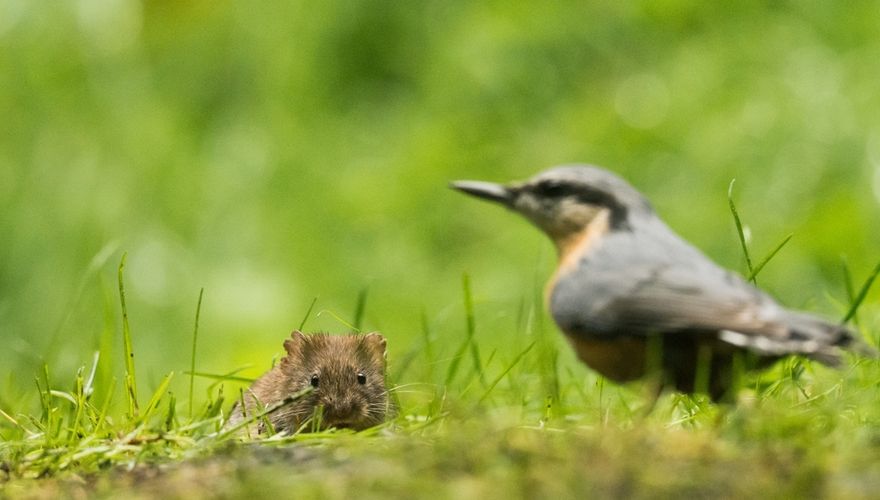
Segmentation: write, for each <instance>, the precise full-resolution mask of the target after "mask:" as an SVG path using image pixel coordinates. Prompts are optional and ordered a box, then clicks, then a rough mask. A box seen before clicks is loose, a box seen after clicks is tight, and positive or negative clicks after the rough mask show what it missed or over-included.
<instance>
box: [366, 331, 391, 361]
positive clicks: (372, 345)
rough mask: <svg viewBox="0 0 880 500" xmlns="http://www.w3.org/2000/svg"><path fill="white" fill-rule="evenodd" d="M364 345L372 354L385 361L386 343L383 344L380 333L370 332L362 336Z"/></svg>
mask: <svg viewBox="0 0 880 500" xmlns="http://www.w3.org/2000/svg"><path fill="white" fill-rule="evenodd" d="M364 345H366V346H367V347H369V349H370V350H371V351H372V352H373V354H375V355H376V356H378V357H380V358H382V359H385V353H386V346H387V342H385V337H383V336H382V334H381V333H379V332H372V333H368V334H366V335H365V336H364Z"/></svg>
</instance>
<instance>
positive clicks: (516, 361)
mask: <svg viewBox="0 0 880 500" xmlns="http://www.w3.org/2000/svg"><path fill="white" fill-rule="evenodd" d="M537 343H538V341H537V340H533V341H532V343H531V344H529V345H528V347H526V348H525V349H523V350H522V352H520V353H519V354H517V355H516V357H515V358H513V361H511V362H510V364H509V365H507V368H505V369H504V371H502V372H501V374H500V375H498V377H496V378H495V380H493V381H492V383H491V384H489V388H488V389H487V390H486V392H485V393H484V394H483V397H481V398H480V403H482V402H483V401H485V400H486V398H487V397H489V394H491V393H492V390H493V389H495V386H496V385H498V383H499V382H501V380H503V379H504V377H506V376H507V374H508V373H510V370H512V369H513V367H514V366H516V365H517V364H519V362H520V361H521V360H522V359H523V358H524V357H525V355H526V354H528V353H529V351H531V350H532V348H533V347H535V344H537Z"/></svg>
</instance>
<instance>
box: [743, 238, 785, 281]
mask: <svg viewBox="0 0 880 500" xmlns="http://www.w3.org/2000/svg"><path fill="white" fill-rule="evenodd" d="M793 236H794V233H789V235H788V236H786V237H785V238H783V239H782V241H781V242H779V244H778V245H776V247H775V248H774V249H773V250H771V251H770V253H768V254H767V256H766V257H764V258H763V259H761V262H759V263H758V265H757V266H755V268H754V269H752V272H751V273H749V278H748V281H751V282H753V283H754V281H755V278H757V277H758V273H760V272H761V269H764V266H766V265H767V263H769V262H770V260H771V259H773V257H776V254H777V253H779V251H780V250H782V247H784V246H785V244H786V243H788V241H789V240H791V238H792V237H793Z"/></svg>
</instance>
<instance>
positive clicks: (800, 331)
mask: <svg viewBox="0 0 880 500" xmlns="http://www.w3.org/2000/svg"><path fill="white" fill-rule="evenodd" d="M720 338H721V340H723V341H724V342H727V343H729V344H733V345H737V346H740V347H745V348H746V349H749V350H751V351H754V352H756V353H759V354H762V355H765V356H771V357H774V356H785V355H786V354H800V355H802V356H806V357H808V358H810V359H815V360H816V361H819V362H820V363H823V364H826V365H829V366H838V365H840V355H841V353H842V351H844V350H845V351H850V352H853V353H855V354H858V355H861V356H864V357H868V358H878V357H880V353H878V352H877V349H875V348H874V347H871V346H870V345H868V344H867V343H866V342H865V341H864V340H862V339H861V338H859V336H858V334H857V333H856V332H854V331H852V330H850V329H849V328H847V327H846V326H844V325H839V324H834V323H829V322H828V321H825V320H823V319H820V318H817V317H816V316H812V315H809V314H805V313H801V312H794V311H785V312H784V315H783V317H782V318H780V319H779V321H777V322H775V324H774V325H773V327H772V331H768V330H767V329H766V328H762V329H760V330H757V331H751V332H747V333H746V332H737V331H731V330H722V331H721V332H720Z"/></svg>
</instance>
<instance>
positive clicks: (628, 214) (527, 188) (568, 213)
mask: <svg viewBox="0 0 880 500" xmlns="http://www.w3.org/2000/svg"><path fill="white" fill-rule="evenodd" d="M452 187H454V188H455V189H457V190H459V191H462V192H464V193H466V194H469V195H472V196H476V197H478V198H482V199H484V200H489V201H492V202H496V203H500V204H502V205H504V206H506V207H507V208H509V209H511V210H513V211H515V212H517V213H519V214H520V215H522V216H524V217H525V218H527V219H528V220H530V221H531V222H532V223H533V224H534V225H536V226H537V227H538V228H539V229H541V230H542V231H543V232H544V233H546V234H547V236H549V237H550V239H552V240H553V243H554V244H555V245H556V249H557V251H558V254H559V265H558V268H557V270H556V273H555V275H554V276H553V278H552V279H551V280H550V282H549V284H548V286H547V301H548V305H549V308H550V312H551V314H552V315H553V319H554V320H555V321H556V323H557V325H559V327H560V329H561V330H562V331H563V332H564V333H565V335H566V337H567V338H568V340H569V341H570V343H571V345H572V347H573V348H574V350H575V351H576V353H577V355H578V357H579V358H580V359H581V360H582V361H583V362H584V363H586V364H587V365H588V366H590V367H591V368H592V369H594V370H596V371H597V372H599V373H600V374H601V375H603V376H604V377H607V378H608V379H610V380H613V381H616V382H626V381H630V380H635V379H638V378H640V377H642V376H644V375H646V373H648V372H649V371H651V369H652V368H657V369H658V370H660V372H661V373H662V376H663V382H664V383H669V384H672V385H673V386H675V387H676V388H677V389H678V390H680V391H684V392H694V391H695V390H706V391H708V393H709V395H710V396H711V397H712V398H713V399H718V398H720V397H722V396H723V395H724V394H725V393H726V392H727V390H728V389H729V388H730V384H731V380H732V377H733V372H734V371H735V370H734V363H735V358H736V357H737V356H738V354H737V353H742V352H743V351H748V352H751V353H753V355H752V356H750V357H751V358H753V359H756V363H755V365H757V366H766V365H768V364H770V363H772V362H773V361H775V360H777V359H779V358H781V357H783V356H785V355H788V354H800V355H803V356H806V357H808V358H812V359H816V360H818V361H820V362H822V363H824V364H827V365H837V364H838V363H839V362H840V351H841V348H848V349H852V350H855V351H859V352H861V353H863V354H867V355H876V351H874V350H873V349H872V348H870V347H868V346H867V345H866V344H864V343H863V342H862V341H860V340H859V339H858V338H857V337H856V336H855V335H854V334H853V332H851V331H850V330H848V329H847V328H845V327H844V326H842V325H836V324H832V323H829V322H827V321H825V320H822V319H819V318H817V317H815V316H812V315H809V314H806V313H802V312H797V311H791V310H788V309H785V308H784V307H782V306H780V305H779V304H777V303H776V302H775V301H774V300H773V299H772V298H770V297H769V296H768V295H766V294H765V293H763V292H761V291H760V290H758V289H757V288H755V287H754V286H752V285H750V284H749V283H747V282H746V281H745V280H743V279H742V278H741V277H739V276H738V275H736V274H734V273H731V272H729V271H727V270H724V269H722V268H721V267H719V266H717V265H716V264H715V263H713V262H712V261H711V260H709V258H708V257H706V256H705V255H703V253H702V252H700V251H699V250H697V249H696V248H694V247H693V246H691V245H690V244H688V243H687V242H685V241H684V240H683V239H681V237H679V236H678V235H677V234H676V233H674V232H673V231H672V230H671V229H670V228H669V227H668V226H667V225H666V224H665V223H664V222H663V221H662V220H660V218H659V217H658V216H657V214H656V213H655V212H654V210H653V208H652V207H651V205H650V203H649V202H648V200H647V199H645V197H644V196H642V195H641V193H639V192H638V191H636V189H635V188H633V187H632V186H631V185H629V184H628V183H627V182H626V181H624V180H623V179H621V178H620V177H618V176H616V175H614V174H612V173H610V172H608V171H606V170H603V169H601V168H598V167H594V166H585V165H572V166H561V167H556V168H552V169H550V170H546V171H544V172H541V173H540V174H538V175H536V176H535V177H533V178H531V179H529V180H528V181H525V182H522V183H512V184H508V185H501V184H494V183H489V182H481V181H457V182H453V183H452ZM652 346H657V348H656V349H655V348H653V347H652ZM654 353H656V354H657V356H654V355H653V354H654ZM701 363H702V364H701ZM701 367H703V368H701ZM701 369H702V370H703V371H702V372H699V370H701ZM698 372H699V373H703V374H705V375H706V376H707V377H708V378H703V379H701V380H702V381H703V382H705V384H706V385H700V386H699V387H696V386H695V384H696V382H695V381H696V380H697V379H698ZM697 385H699V384H697Z"/></svg>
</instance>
